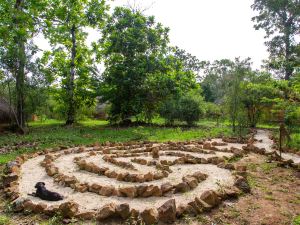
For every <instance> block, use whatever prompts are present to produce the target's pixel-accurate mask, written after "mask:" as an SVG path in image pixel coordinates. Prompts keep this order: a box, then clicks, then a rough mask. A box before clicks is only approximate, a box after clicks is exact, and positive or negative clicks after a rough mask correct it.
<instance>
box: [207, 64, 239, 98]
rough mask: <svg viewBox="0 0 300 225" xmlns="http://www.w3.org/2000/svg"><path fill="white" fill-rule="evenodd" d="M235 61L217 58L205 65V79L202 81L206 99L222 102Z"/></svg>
mask: <svg viewBox="0 0 300 225" xmlns="http://www.w3.org/2000/svg"><path fill="white" fill-rule="evenodd" d="M233 67H234V62H232V61H231V60H229V59H222V60H216V61H214V62H212V63H210V62H207V63H206V64H205V65H204V75H205V77H204V79H203V80H202V82H201V87H202V89H203V95H204V98H205V101H207V102H214V103H222V102H223V100H224V95H225V93H226V87H227V84H228V79H229V76H230V73H231V71H232V70H233Z"/></svg>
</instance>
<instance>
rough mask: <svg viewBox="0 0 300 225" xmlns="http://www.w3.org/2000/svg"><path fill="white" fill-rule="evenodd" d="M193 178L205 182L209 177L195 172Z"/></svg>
mask: <svg viewBox="0 0 300 225" xmlns="http://www.w3.org/2000/svg"><path fill="white" fill-rule="evenodd" d="M192 176H193V177H195V178H196V179H197V180H198V182H201V181H204V180H205V179H206V178H207V175H206V174H204V173H201V172H195V173H193V175H192Z"/></svg>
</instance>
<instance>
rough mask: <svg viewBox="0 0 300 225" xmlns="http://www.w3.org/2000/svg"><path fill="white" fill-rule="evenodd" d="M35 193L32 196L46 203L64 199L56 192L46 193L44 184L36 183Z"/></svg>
mask: <svg viewBox="0 0 300 225" xmlns="http://www.w3.org/2000/svg"><path fill="white" fill-rule="evenodd" d="M35 188H36V192H35V193H33V194H32V196H35V197H38V198H40V199H43V200H47V201H60V200H63V199H64V197H63V196H62V195H60V194H58V193H56V192H52V191H48V190H47V189H46V187H45V183H44V182H37V183H36V185H35Z"/></svg>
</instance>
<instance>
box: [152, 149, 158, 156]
mask: <svg viewBox="0 0 300 225" xmlns="http://www.w3.org/2000/svg"><path fill="white" fill-rule="evenodd" d="M152 157H153V159H158V158H159V148H158V147H155V148H153V149H152Z"/></svg>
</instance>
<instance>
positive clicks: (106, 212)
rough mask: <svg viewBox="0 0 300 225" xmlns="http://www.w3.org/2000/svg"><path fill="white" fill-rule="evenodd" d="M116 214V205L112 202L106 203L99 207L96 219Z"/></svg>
mask: <svg viewBox="0 0 300 225" xmlns="http://www.w3.org/2000/svg"><path fill="white" fill-rule="evenodd" d="M115 214H116V205H115V204H114V203H110V204H106V205H105V206H103V207H102V208H100V209H99V212H98V213H97V220H98V221H99V220H104V219H107V218H109V217H112V216H114V215H115Z"/></svg>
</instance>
